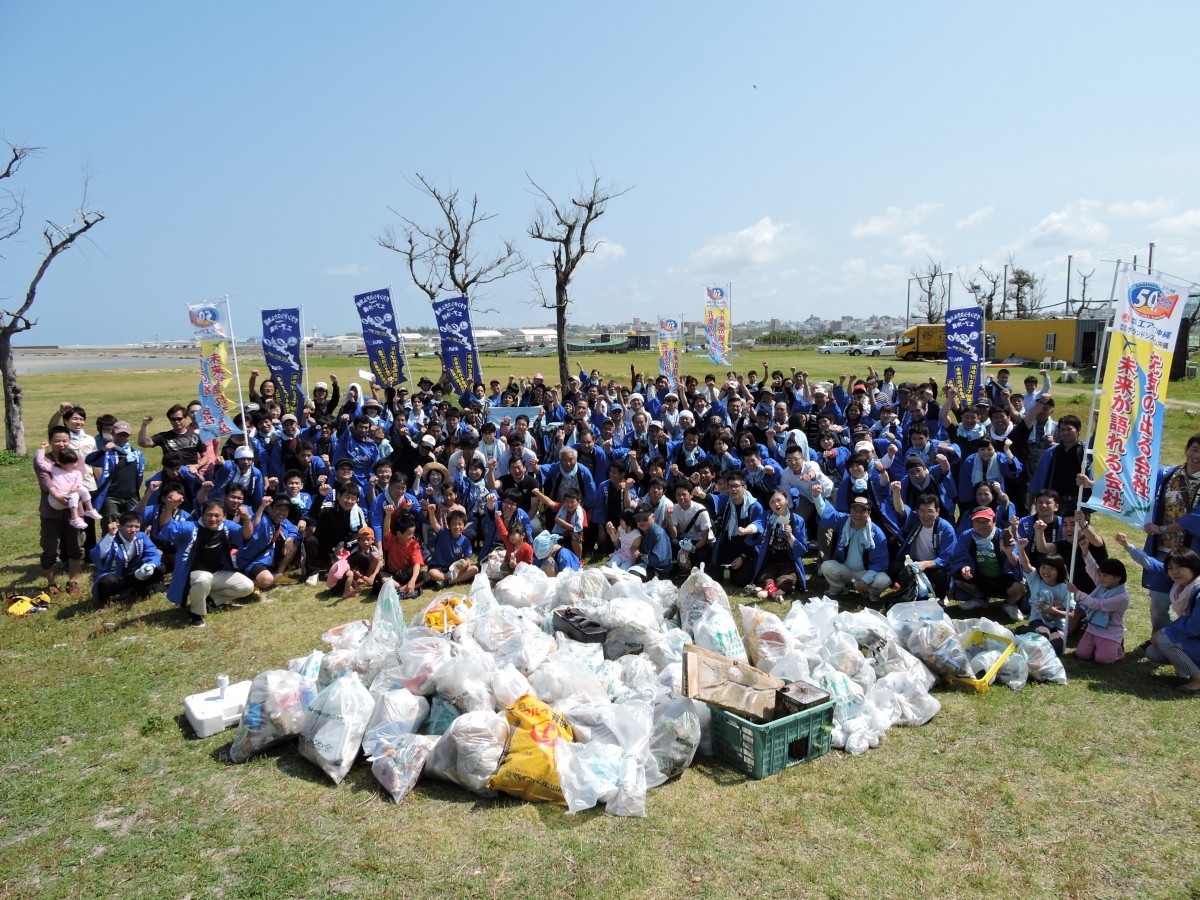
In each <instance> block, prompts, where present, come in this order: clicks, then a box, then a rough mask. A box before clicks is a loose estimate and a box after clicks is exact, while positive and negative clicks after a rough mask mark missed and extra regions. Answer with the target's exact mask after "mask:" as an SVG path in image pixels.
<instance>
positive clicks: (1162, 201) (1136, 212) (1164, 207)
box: [1108, 197, 1175, 219]
mask: <svg viewBox="0 0 1200 900" xmlns="http://www.w3.org/2000/svg"><path fill="white" fill-rule="evenodd" d="M1174 210H1175V201H1174V200H1168V199H1167V198H1166V197H1158V198H1157V199H1154V200H1119V201H1117V202H1116V203H1110V204H1108V213H1109V215H1112V216H1116V217H1117V218H1118V219H1153V218H1156V217H1161V216H1168V215H1170V214H1171V213H1172V212H1173V211H1174Z"/></svg>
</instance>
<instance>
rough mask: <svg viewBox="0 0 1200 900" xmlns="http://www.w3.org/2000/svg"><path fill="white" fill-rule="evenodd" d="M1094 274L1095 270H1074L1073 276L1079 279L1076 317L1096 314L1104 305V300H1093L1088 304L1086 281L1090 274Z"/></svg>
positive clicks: (1081, 317) (1090, 276) (1088, 280)
mask: <svg viewBox="0 0 1200 900" xmlns="http://www.w3.org/2000/svg"><path fill="white" fill-rule="evenodd" d="M1095 274H1096V270H1095V269H1092V271H1090V272H1076V273H1075V277H1076V278H1078V279H1079V310H1078V313H1079V315H1078V318H1080V319H1083V318H1086V317H1087V316H1088V315H1093V316H1094V315H1096V314H1097V313H1099V312H1100V311H1101V310H1102V309H1103V308H1104V306H1105V305H1106V304H1105V302H1104V301H1100V302H1096V301H1093V303H1092V305H1091V306H1089V305H1088V282H1090V281H1091V280H1092V276H1093V275H1095Z"/></svg>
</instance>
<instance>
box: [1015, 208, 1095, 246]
mask: <svg viewBox="0 0 1200 900" xmlns="http://www.w3.org/2000/svg"><path fill="white" fill-rule="evenodd" d="M1099 207H1100V204H1099V203H1097V202H1096V201H1095V200H1076V201H1075V202H1074V203H1068V204H1067V205H1066V206H1064V207H1063V208H1062V209H1060V210H1056V211H1055V212H1052V213H1050V214H1049V215H1048V216H1046V217H1045V218H1044V219H1042V221H1040V222H1038V223H1037V225H1035V226H1034V227H1033V229H1032V230H1031V231H1030V232H1029V234H1028V235H1026V236H1025V238H1023V239H1022V240H1020V241H1018V246H1020V245H1024V244H1033V245H1048V244H1066V245H1072V244H1073V245H1076V246H1079V245H1087V244H1094V243H1097V242H1099V241H1103V240H1106V239H1107V238H1108V226H1107V225H1105V224H1104V223H1103V222H1101V221H1100V220H1099V219H1098V218H1097V217H1096V215H1095V213H1096V210H1097V209H1099Z"/></svg>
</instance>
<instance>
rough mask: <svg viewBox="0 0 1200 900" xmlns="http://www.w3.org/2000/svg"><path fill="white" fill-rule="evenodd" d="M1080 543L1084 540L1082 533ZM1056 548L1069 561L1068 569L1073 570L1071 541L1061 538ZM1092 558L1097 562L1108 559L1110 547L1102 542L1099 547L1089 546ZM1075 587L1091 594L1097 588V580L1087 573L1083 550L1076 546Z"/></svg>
mask: <svg viewBox="0 0 1200 900" xmlns="http://www.w3.org/2000/svg"><path fill="white" fill-rule="evenodd" d="M1079 540H1080V543H1082V542H1083V536H1082V535H1080V538H1079ZM1054 549H1055V550H1056V551H1058V555H1059V556H1061V557H1062V558H1063V559H1065V560H1066V561H1067V571H1068V572H1069V571H1070V570H1071V542H1070V541H1068V540H1065V539H1064V540H1059V541H1055V542H1054ZM1088 550H1090V551H1091V554H1092V558H1093V559H1094V560H1096V562H1100V561H1101V560H1102V559H1108V548H1107V547H1106V546H1104V545H1103V544H1101V545H1100V546H1099V547H1092V546H1089V547H1088ZM1074 582H1075V587H1077V588H1079V590H1081V591H1083V592H1084V593H1085V594H1090V593H1091V592H1092V591H1094V590H1095V589H1096V582H1095V581H1093V580H1092V576H1090V575H1089V574H1088V573H1087V567H1086V566H1085V565H1084V562H1083V551H1082V550H1080V549H1078V548H1076V550H1075V578H1074Z"/></svg>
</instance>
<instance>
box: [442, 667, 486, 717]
mask: <svg viewBox="0 0 1200 900" xmlns="http://www.w3.org/2000/svg"><path fill="white" fill-rule="evenodd" d="M495 672H496V664H495V662H493V661H492V658H491V657H490V656H474V657H471V656H460V657H458V658H452V659H448V660H447V661H446V662H444V663H443V664H442V665H441V666H440V667H439V668H438V670H437V671H436V672H434V674H433V681H434V684H436V685H437V688H436V690H437V695H438V696H439V697H441V698H442V699H443V700H445V701H447V702H448V703H453V704H454V705H455V706H456V707H457V708H459V709H461V710H462V711H463V712H474V711H476V710H488V711H493V710H495V708H496V695H495V694H493V693H492V676H493V675H494V674H495Z"/></svg>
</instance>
